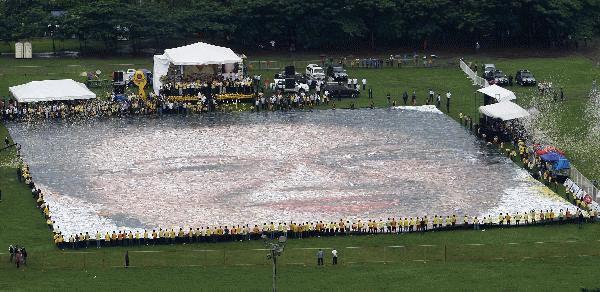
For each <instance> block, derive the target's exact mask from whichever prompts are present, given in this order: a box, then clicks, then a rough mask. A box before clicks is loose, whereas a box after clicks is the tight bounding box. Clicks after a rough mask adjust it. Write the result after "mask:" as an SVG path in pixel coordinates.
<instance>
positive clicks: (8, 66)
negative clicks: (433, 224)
mask: <svg viewBox="0 0 600 292" xmlns="http://www.w3.org/2000/svg"><path fill="white" fill-rule="evenodd" d="M1 61H2V64H3V66H1V67H0V74H2V75H0V95H6V94H7V93H8V86H12V85H16V84H20V83H25V82H28V81H31V80H42V79H58V78H73V79H76V80H80V81H82V80H83V79H82V78H83V77H79V74H80V73H81V72H83V71H88V70H94V71H95V70H97V69H100V70H101V71H102V72H103V74H104V75H106V77H108V76H107V75H108V73H109V72H112V71H113V70H116V69H126V68H150V69H151V67H152V66H151V60H150V59H149V58H136V59H58V60H39V59H37V60H27V61H25V60H9V59H2V60H1ZM482 62H483V61H482ZM485 62H493V63H496V65H497V66H498V67H499V68H501V69H504V70H505V71H507V72H511V73H512V74H514V72H513V71H516V68H522V67H526V68H528V69H530V70H532V71H533V72H534V74H536V77H537V78H538V80H543V79H544V78H550V77H553V76H557V74H560V76H562V77H561V78H562V79H561V83H562V84H563V86H564V87H565V93H566V95H567V97H568V99H567V101H566V102H565V103H564V104H565V106H567V107H568V109H569V110H568V111H566V112H565V117H564V119H565V121H566V122H565V124H564V128H563V129H562V130H561V131H563V132H564V135H565V136H568V135H575V134H577V132H576V131H578V130H580V128H581V127H582V125H583V124H584V123H583V119H582V115H581V110H582V108H583V107H584V106H585V102H586V96H587V93H586V92H587V91H588V90H589V88H590V87H591V82H592V80H593V79H594V78H595V77H594V76H598V69H597V68H595V67H594V66H593V64H592V63H591V62H590V61H588V60H587V59H585V58H581V57H564V58H555V59H514V60H513V59H511V60H495V59H490V60H485ZM130 64H133V65H130ZM510 68H512V69H510ZM300 70H301V68H299V69H298V71H300ZM557 72H558V73H557ZM251 73H253V74H263V76H267V74H269V78H270V79H272V76H271V75H272V74H273V73H274V72H273V71H256V72H251ZM349 73H350V75H351V76H352V77H353V76H357V77H358V78H359V79H362V78H367V80H368V85H369V86H371V87H372V88H373V90H374V93H375V98H374V103H375V105H376V106H386V104H387V101H386V99H385V95H386V94H387V93H388V92H389V93H390V94H391V95H392V97H393V98H394V99H395V100H397V103H398V104H399V103H401V99H400V96H401V93H402V92H403V91H404V90H407V91H408V92H409V94H410V93H411V92H412V90H416V91H417V97H418V103H419V104H423V103H424V100H425V98H426V96H427V92H428V90H429V88H432V89H433V90H434V91H436V92H437V91H441V92H445V91H447V90H450V91H451V92H452V93H453V101H452V107H451V113H450V115H451V116H453V117H455V118H457V117H458V113H459V112H463V113H467V114H470V115H471V116H474V117H476V116H477V112H476V108H477V106H478V105H480V103H481V97H480V96H478V95H475V94H474V91H475V90H476V88H475V87H473V86H472V85H471V83H470V81H469V80H468V79H467V78H466V76H465V75H464V74H463V73H462V72H461V71H460V70H459V69H458V68H451V67H449V68H403V69H395V68H394V69H381V70H375V69H350V70H349ZM263 78H264V77H263ZM515 88H516V86H515ZM516 91H517V93H518V94H519V95H518V96H519V97H520V98H519V100H518V102H519V103H521V104H527V99H526V98H525V95H526V94H528V93H529V91H531V89H527V88H516ZM521 96H523V98H521ZM351 102H355V103H356V105H357V106H359V107H366V106H368V105H369V104H370V101H368V100H367V98H366V93H365V94H363V95H362V96H361V97H360V98H359V100H358V101H351V100H346V101H343V102H342V103H338V104H337V107H338V108H339V107H348V106H349V104H350V103H351ZM444 102H445V100H444ZM443 104H444V103H443ZM573 131H575V133H573ZM6 135H8V134H7V132H6V129H5V128H4V127H0V137H4V136H6ZM559 146H561V145H559ZM561 147H564V146H561ZM565 148H566V147H565ZM566 150H567V153H569V152H570V151H569V149H568V148H567V149H566ZM13 158H14V152H7V151H3V152H0V163H1V164H0V189H1V190H2V202H0V248H2V249H0V290H53V289H55V290H59V289H61V290H64V289H75V287H78V288H86V289H96V290H99V289H110V290H114V289H118V288H125V289H126V288H129V289H135V290H142V289H144V290H148V289H149V290H165V289H175V290H191V289H194V290H209V291H214V290H236V291H253V290H254V291H265V290H267V289H270V285H271V282H270V281H271V278H270V277H271V267H270V265H269V262H268V261H267V260H266V257H265V254H266V252H265V251H264V250H260V249H262V248H263V245H262V243H261V242H259V241H253V242H243V243H238V242H235V243H220V244H192V245H173V246H153V247H134V248H130V249H128V250H129V251H130V258H131V265H132V266H133V267H132V268H129V269H124V268H122V267H121V266H122V265H123V261H124V260H123V259H124V253H125V251H126V249H125V248H121V247H119V248H103V249H100V250H97V249H95V248H92V249H91V250H90V249H88V250H83V251H82V250H77V251H73V250H67V251H64V252H63V251H59V250H58V249H57V248H55V247H54V245H53V244H52V243H51V233H50V232H49V230H48V228H47V227H46V225H45V222H44V219H43V216H42V215H41V213H40V212H39V211H38V210H37V209H36V208H35V207H34V201H33V199H32V197H31V194H30V193H29V190H27V188H26V187H25V186H24V185H21V184H18V183H17V182H16V169H15V165H14V163H13V162H12V160H13ZM578 159H579V158H578V157H575V159H574V160H575V164H576V165H577V166H578V167H579V168H580V169H581V170H583V171H584V172H588V173H591V174H593V175H597V173H598V172H597V170H596V168H597V165H591V164H586V163H585V162H586V160H585V159H581V160H578ZM578 161H582V163H578ZM33 175H34V177H35V174H33ZM599 232H600V224H593V225H585V226H584V227H583V228H582V229H578V228H577V226H576V225H564V226H559V225H552V226H536V227H526V228H506V229H490V230H486V231H470V230H468V231H467V230H464V231H462V230H461V231H452V232H435V233H426V234H409V235H401V236H398V235H378V236H352V237H335V238H330V237H323V238H313V239H302V240H290V241H289V242H288V245H287V247H286V251H285V253H284V255H283V257H282V258H281V261H280V266H279V270H278V272H279V288H280V290H281V291H298V290H311V291H312V290H324V291H325V290H326V291H331V290H336V291H379V290H390V291H396V290H411V291H414V290H465V289H467V290H486V291H487V290H579V289H580V288H582V287H585V288H600V284H599V282H598V281H597V278H598V276H600V272H599V271H598V269H597V264H596V263H597V261H598V256H600V241H598V240H600V236H599V234H600V233H599ZM15 243H16V244H21V245H25V246H26V247H27V249H28V251H29V254H30V258H29V266H28V267H27V268H25V269H22V270H17V269H16V268H15V267H14V266H12V265H10V264H9V263H8V260H7V257H8V255H7V247H8V245H9V244H15ZM317 248H324V249H325V251H326V255H327V258H326V263H327V265H326V266H325V267H323V268H318V267H316V257H315V253H316V249H317ZM331 248H336V249H337V250H338V251H339V252H340V265H338V266H336V267H333V266H331V265H330V264H329V263H330V260H331V259H330V249H331Z"/></svg>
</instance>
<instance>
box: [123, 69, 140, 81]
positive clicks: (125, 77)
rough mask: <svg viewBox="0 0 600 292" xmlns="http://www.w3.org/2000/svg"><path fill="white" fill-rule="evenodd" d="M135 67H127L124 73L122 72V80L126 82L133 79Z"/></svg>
mask: <svg viewBox="0 0 600 292" xmlns="http://www.w3.org/2000/svg"><path fill="white" fill-rule="evenodd" d="M135 71H137V70H135V69H131V68H129V69H127V71H125V73H123V80H124V81H126V82H131V80H132V79H133V74H135Z"/></svg>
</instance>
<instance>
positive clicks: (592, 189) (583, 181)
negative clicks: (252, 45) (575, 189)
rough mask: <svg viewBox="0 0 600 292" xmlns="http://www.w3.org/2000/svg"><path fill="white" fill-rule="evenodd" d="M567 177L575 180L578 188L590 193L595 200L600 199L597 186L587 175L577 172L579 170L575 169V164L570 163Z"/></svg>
mask: <svg viewBox="0 0 600 292" xmlns="http://www.w3.org/2000/svg"><path fill="white" fill-rule="evenodd" d="M569 178H570V179H571V180H572V181H573V182H575V184H577V186H579V188H581V189H582V190H583V191H584V192H586V193H587V194H588V195H590V196H591V197H592V199H593V200H594V201H595V202H597V203H600V202H598V200H599V199H600V198H598V194H599V191H598V188H597V187H596V186H595V185H594V184H593V183H592V182H591V181H590V180H589V179H588V178H587V177H585V176H584V175H583V174H581V172H579V170H577V168H575V166H573V165H572V164H571V169H570V170H569Z"/></svg>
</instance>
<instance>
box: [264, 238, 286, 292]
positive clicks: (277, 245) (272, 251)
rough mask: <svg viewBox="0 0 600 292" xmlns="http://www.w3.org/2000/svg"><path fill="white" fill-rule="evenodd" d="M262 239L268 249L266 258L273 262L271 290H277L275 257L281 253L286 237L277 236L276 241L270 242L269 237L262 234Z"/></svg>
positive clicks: (275, 291)
mask: <svg viewBox="0 0 600 292" xmlns="http://www.w3.org/2000/svg"><path fill="white" fill-rule="evenodd" d="M261 238H262V239H263V241H264V242H265V246H266V247H267V248H268V249H269V254H267V259H270V260H271V262H272V264H273V290H272V291H273V292H277V257H279V256H281V255H282V254H283V249H284V247H285V242H286V241H287V237H285V236H283V235H282V236H279V238H278V239H277V241H275V242H271V241H269V238H268V237H267V236H266V235H265V234H263V235H262V236H261Z"/></svg>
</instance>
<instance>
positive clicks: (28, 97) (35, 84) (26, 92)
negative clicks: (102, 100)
mask: <svg viewBox="0 0 600 292" xmlns="http://www.w3.org/2000/svg"><path fill="white" fill-rule="evenodd" d="M8 90H9V91H10V94H11V95H12V96H13V97H14V98H15V99H16V100H17V102H43V101H59V100H77V99H92V98H96V94H95V93H93V92H92V91H90V90H89V89H88V88H87V86H85V84H83V83H80V82H76V81H74V80H73V79H61V80H42V81H31V82H28V83H25V84H21V85H16V86H11V87H9V88H8Z"/></svg>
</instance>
